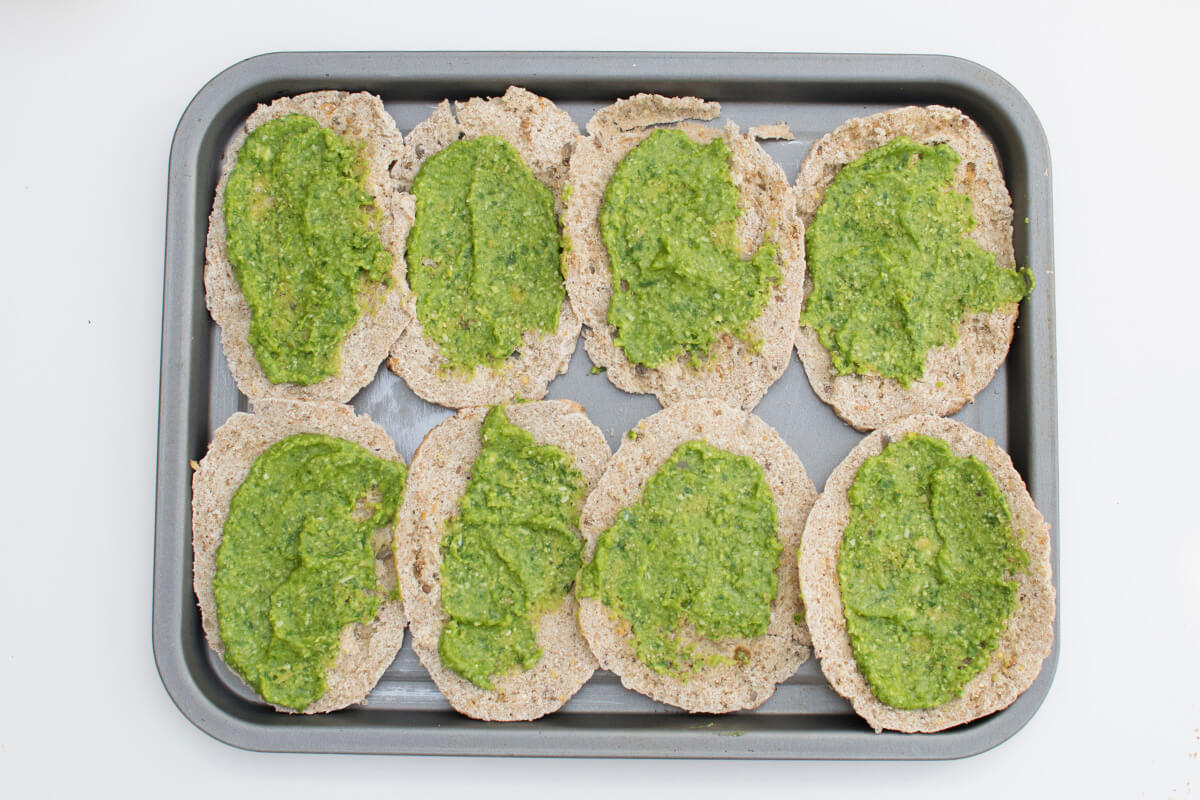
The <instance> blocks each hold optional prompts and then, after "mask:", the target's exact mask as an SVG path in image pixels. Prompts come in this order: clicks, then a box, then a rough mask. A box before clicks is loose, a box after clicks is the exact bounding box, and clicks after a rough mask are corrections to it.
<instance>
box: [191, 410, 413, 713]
mask: <svg viewBox="0 0 1200 800" xmlns="http://www.w3.org/2000/svg"><path fill="white" fill-rule="evenodd" d="M404 478H405V468H404V465H403V464H400V463H397V462H395V461H389V460H387V459H383V458H379V457H378V456H375V455H372V454H371V453H369V452H368V451H367V450H366V449H364V448H362V447H360V446H359V445H357V444H353V443H351V442H347V441H346V440H344V439H335V438H333V437H331V436H321V435H318V434H311V433H301V434H296V435H295V436H289V437H288V438H286V439H282V440H280V441H278V442H276V443H275V444H273V445H271V446H270V447H269V448H267V450H266V451H265V452H264V453H263V454H262V455H260V456H259V457H258V458H257V459H256V460H255V461H254V465H253V466H252V467H251V468H250V474H249V475H248V476H247V477H246V480H244V481H243V482H242V484H241V486H239V487H238V489H237V491H236V492H234V495H233V499H232V501H231V502H230V504H229V516H228V518H227V519H226V520H225V531H224V535H223V538H222V539H221V545H220V547H218V548H217V572H216V576H215V577H214V578H213V593H214V595H215V597H216V603H217V621H218V623H219V625H220V629H221V641H222V642H224V644H225V661H226V663H228V664H229V666H230V667H232V668H233V669H234V670H235V671H236V672H237V673H238V674H239V675H241V676H242V678H244V679H245V681H246V682H247V683H248V684H250V686H252V687H253V688H254V690H255V691H256V692H258V693H259V694H260V695H262V697H263V699H264V700H266V701H267V702H270V703H274V704H275V705H280V706H285V707H287V708H293V709H296V710H297V711H302V710H304V708H305V707H307V706H308V705H309V704H310V703H312V702H313V701H315V700H317V699H318V698H320V697H321V696H322V695H324V694H325V692H326V691H327V690H328V688H329V687H328V685H327V683H326V680H325V673H326V671H327V670H328V668H329V667H330V666H332V665H333V663H334V661H335V660H336V658H337V654H338V635H339V634H340V632H341V630H342V628H344V627H346V626H347V625H349V624H351V623H354V622H361V623H367V622H370V621H371V620H372V619H374V617H375V614H376V612H377V611H378V610H379V604H380V602H381V598H382V596H383V594H384V590H383V588H382V587H381V586H380V585H379V583H378V580H377V579H376V575H375V551H374V548H373V544H372V537H373V535H374V534H375V531H376V530H377V529H378V528H381V527H385V526H389V525H391V524H392V521H393V519H394V518H395V516H396V509H397V508H398V507H399V505H400V501H401V498H402V495H403V493H404Z"/></svg>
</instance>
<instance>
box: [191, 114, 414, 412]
mask: <svg viewBox="0 0 1200 800" xmlns="http://www.w3.org/2000/svg"><path fill="white" fill-rule="evenodd" d="M290 114H303V115H305V116H308V117H312V118H313V119H315V120H316V121H317V122H318V123H320V125H321V127H323V128H328V129H330V130H332V131H333V132H334V133H336V134H338V135H339V136H343V137H345V138H346V139H348V140H350V141H352V142H360V143H362V144H363V146H364V148H365V149H364V155H365V156H366V160H367V189H368V191H369V192H370V193H371V195H372V196H373V197H374V198H375V204H376V206H378V208H379V210H380V213H381V224H380V230H379V239H380V241H381V242H382V243H383V246H384V247H386V248H387V249H388V251H389V252H390V253H391V254H392V257H393V264H392V271H391V286H390V287H383V286H378V287H375V288H374V289H372V290H371V291H370V292H369V293H368V295H367V296H366V297H365V299H364V308H365V309H366V310H365V311H364V312H363V314H362V316H360V317H359V319H358V322H357V323H355V325H354V327H353V328H351V330H350V332H349V333H348V334H347V335H346V339H345V341H344V342H343V345H342V351H341V353H342V355H341V368H340V369H339V371H338V373H337V374H336V375H332V376H330V377H328V378H326V379H324V380H322V381H320V382H318V383H314V384H312V385H311V386H300V385H298V384H295V383H279V384H275V383H271V381H269V380H268V379H267V376H266V375H265V374H263V371H262V367H261V366H260V365H259V363H258V359H257V358H256V357H255V355H254V349H253V348H252V347H251V346H250V306H249V305H248V304H247V303H246V298H245V297H244V296H243V295H242V292H241V290H240V289H239V288H238V285H237V280H236V279H234V277H233V271H232V268H231V267H230V264H229V249H228V247H227V246H226V243H225V234H226V229H225V211H224V202H225V184H226V183H227V182H228V180H229V173H230V172H232V171H233V167H234V165H235V164H236V163H237V153H238V151H239V150H240V149H241V147H242V144H243V143H244V142H245V141H246V136H247V134H249V133H250V132H251V131H253V130H254V129H255V128H257V127H259V126H261V125H263V124H264V123H266V122H269V121H270V120H273V119H278V118H280V117H285V116H288V115H290ZM403 150H404V140H403V138H402V137H401V136H400V131H398V130H397V129H396V123H395V121H394V120H393V119H392V118H391V116H389V115H388V113H387V111H385V110H384V108H383V102H382V101H381V100H380V99H379V98H378V97H376V96H375V95H372V94H367V93H366V92H359V93H357V94H350V93H349V92H336V91H326V92H310V93H308V94H302V95H297V96H296V97H281V98H280V99H278V100H276V101H275V102H273V103H271V104H270V105H269V106H262V105H260V106H259V107H258V109H257V110H255V112H254V113H253V114H251V115H250V117H249V119H247V120H246V122H245V124H244V125H243V126H242V128H241V130H239V131H238V133H237V136H235V137H234V140H233V142H232V143H231V144H230V145H229V149H228V150H226V151H225V155H224V158H223V163H222V166H221V177H220V180H218V182H217V192H216V197H215V198H214V199H213V209H212V213H211V214H210V215H209V218H208V242H207V245H206V247H205V262H204V291H205V302H206V303H207V304H208V310H209V312H210V313H211V314H212V317H213V319H214V320H216V323H217V324H218V325H219V326H221V343H222V345H223V347H224V350H225V359H226V361H227V362H228V363H229V371H230V372H232V373H233V377H234V380H235V381H236V382H237V386H238V390H239V391H241V393H242V394H244V395H246V396H247V397H249V398H250V399H251V400H257V399H259V398H264V397H284V398H293V399H297V400H336V401H338V402H346V401H347V400H349V399H350V398H351V397H353V396H354V394H355V393H356V392H357V391H358V390H359V389H361V388H362V387H364V386H366V385H367V384H368V383H370V382H371V380H372V379H374V377H375V372H376V370H377V369H378V368H379V365H380V363H381V362H382V361H383V359H384V358H385V357H386V356H387V352H388V348H389V347H391V346H392V342H394V341H396V338H397V337H398V336H399V335H400V333H401V331H403V330H404V327H405V325H407V324H408V322H409V316H410V313H409V311H407V310H406V309H407V307H408V305H409V300H408V297H407V294H408V291H407V288H406V284H405V282H404V240H405V239H406V238H407V237H408V228H409V225H411V219H412V218H411V215H405V214H404V213H402V209H401V207H400V201H399V197H398V196H397V195H396V193H395V192H394V191H393V189H392V181H391V178H390V177H389V174H388V170H389V169H390V168H391V166H392V164H394V163H397V162H398V161H399V160H400V158H401V156H402V154H403Z"/></svg>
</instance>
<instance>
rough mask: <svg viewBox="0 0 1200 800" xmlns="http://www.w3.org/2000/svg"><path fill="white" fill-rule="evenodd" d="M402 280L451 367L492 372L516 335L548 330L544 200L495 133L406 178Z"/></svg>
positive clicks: (548, 241) (550, 291)
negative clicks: (412, 210)
mask: <svg viewBox="0 0 1200 800" xmlns="http://www.w3.org/2000/svg"><path fill="white" fill-rule="evenodd" d="M413 194H414V195H416V198H417V215H416V221H415V222H414V223H413V228H412V232H411V233H409V235H408V281H409V285H411V286H412V289H413V291H414V292H416V294H417V316H418V317H419V318H420V320H421V324H422V325H423V326H424V328H425V335H427V336H428V337H429V338H431V339H433V341H435V342H437V344H438V347H439V348H440V349H441V351H442V355H444V356H445V357H446V360H447V361H448V362H449V365H450V367H451V368H452V369H468V370H469V369H471V368H473V367H475V366H477V365H486V366H492V367H495V366H498V365H499V364H501V363H503V361H504V359H506V358H508V357H509V356H510V355H512V354H513V352H514V351H515V350H517V349H518V348H519V347H520V346H521V335H522V334H523V333H524V332H525V331H542V332H553V331H554V330H555V329H556V328H557V327H558V314H559V311H560V309H561V308H562V302H563V297H564V296H565V295H566V289H565V288H564V287H563V277H562V270H561V268H560V266H559V235H558V221H557V219H556V217H555V215H554V196H553V195H552V194H551V193H550V190H549V189H547V188H546V187H545V186H543V185H542V183H541V182H540V181H539V180H538V179H537V178H535V177H534V175H533V172H532V171H531V170H530V169H529V167H528V166H527V165H526V164H525V162H524V161H522V160H521V156H520V154H519V153H517V151H516V149H515V148H514V147H513V146H512V145H510V144H509V143H508V142H506V141H504V140H503V139H498V138H496V137H495V136H480V137H479V138H478V139H472V140H469V141H467V140H463V141H458V142H454V143H453V144H451V145H450V146H449V147H446V148H445V149H443V150H440V151H438V152H437V153H434V154H433V155H432V156H430V157H429V159H428V160H426V162H425V163H424V164H423V165H422V166H421V171H420V172H418V173H417V177H416V179H415V180H414V181H413Z"/></svg>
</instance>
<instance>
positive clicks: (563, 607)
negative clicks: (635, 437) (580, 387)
mask: <svg viewBox="0 0 1200 800" xmlns="http://www.w3.org/2000/svg"><path fill="white" fill-rule="evenodd" d="M488 410H489V409H487V408H466V409H462V410H461V411H459V412H458V413H457V414H455V415H454V416H453V417H450V418H449V419H448V420H446V421H445V422H443V423H442V424H440V425H438V426H437V427H436V428H434V429H433V430H432V431H430V432H429V435H428V436H426V437H425V440H424V441H423V442H422V443H421V446H420V447H419V448H418V449H417V452H416V454H415V455H414V456H413V462H412V468H411V469H410V470H409V473H408V486H407V490H406V494H405V500H404V506H403V508H401V510H400V514H399V517H398V519H397V523H396V564H397V566H398V568H399V572H400V586H401V589H402V592H403V595H404V603H405V609H406V610H407V611H408V614H409V616H410V617H411V619H412V641H413V650H414V651H416V654H417V657H418V658H419V659H420V660H421V663H422V664H424V665H425V668H426V669H427V670H429V675H430V677H431V678H433V682H434V683H436V684H437V687H438V688H439V689H440V690H441V691H442V694H444V695H445V696H446V699H447V700H449V701H450V705H451V706H453V707H454V709H455V710H456V711H458V712H460V713H462V714H466V715H467V716H469V717H474V718H475V719H482V720H491V721H512V720H531V719H537V718H538V717H541V716H544V715H546V714H549V713H551V712H553V711H557V710H558V709H559V708H560V707H561V706H562V705H563V703H565V702H566V701H567V700H569V699H570V698H571V696H572V695H574V694H575V692H577V691H578V690H579V687H581V686H583V684H584V683H586V682H587V680H588V678H590V677H591V676H592V673H593V672H594V671H595V669H596V659H595V658H594V657H593V656H592V653H591V651H590V650H589V649H588V646H587V643H586V642H585V641H584V640H583V636H582V635H581V634H580V632H579V626H578V624H577V623H576V621H575V614H576V608H577V606H576V603H575V599H574V596H573V595H571V594H568V595H567V597H566V598H565V599H564V600H563V602H562V603H561V604H560V605H559V606H558V608H556V609H554V610H552V611H548V612H546V613H545V614H543V615H542V617H541V618H540V620H539V621H538V631H537V643H538V647H540V648H541V650H542V657H541V659H540V660H539V661H538V662H537V664H535V665H534V666H533V668H531V669H528V670H525V671H523V672H520V671H516V672H510V673H508V674H506V675H501V676H496V677H493V678H492V682H493V684H494V685H495V687H496V688H495V690H487V689H481V688H479V687H478V686H476V685H475V684H473V683H471V682H470V681H469V680H467V679H466V678H463V677H461V676H460V675H458V674H457V673H455V672H452V671H451V670H450V669H448V668H447V667H446V666H445V665H444V664H443V663H442V660H441V657H440V655H439V654H438V640H439V639H440V638H441V635H442V629H443V628H444V627H445V625H446V622H447V620H448V619H449V618H448V617H447V616H446V613H445V612H444V611H443V610H442V580H441V565H442V550H441V542H442V536H443V534H444V532H445V525H446V522H447V520H449V519H450V518H451V517H452V516H454V515H455V514H457V513H458V504H459V500H460V499H461V498H462V495H463V492H464V491H465V490H466V487H467V481H468V479H469V478H470V477H471V466H472V464H473V463H474V462H475V458H476V457H477V456H478V455H479V451H480V449H481V443H480V439H479V436H480V430H481V429H482V427H483V420H484V417H486V416H487V413H488ZM505 413H506V414H507V416H508V421H509V422H511V423H512V424H514V425H516V426H517V427H520V428H523V429H525V430H526V431H528V432H529V433H530V434H532V435H533V439H534V441H535V442H537V443H538V444H541V445H545V444H552V445H555V446H556V447H558V448H560V449H561V450H563V452H565V453H566V454H567V455H568V456H570V457H571V460H572V461H573V462H574V464H575V468H576V469H578V470H579V471H580V472H581V473H582V474H583V477H584V480H585V481H586V482H587V485H588V489H589V490H590V489H591V488H593V487H594V486H595V485H596V482H597V481H598V480H599V479H600V475H601V473H603V472H604V467H605V465H606V464H607V463H608V459H609V455H610V452H609V449H608V443H607V442H605V440H604V435H603V434H602V433H600V429H599V428H597V427H596V426H595V425H593V424H592V423H591V421H590V420H589V419H588V418H587V415H586V414H585V413H584V410H583V407H582V406H580V405H579V404H578V403H573V402H571V401H570V400H547V401H543V402H536V403H518V404H514V405H510V406H506V407H505Z"/></svg>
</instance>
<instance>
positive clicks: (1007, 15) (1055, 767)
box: [0, 0, 1200, 800]
mask: <svg viewBox="0 0 1200 800" xmlns="http://www.w3.org/2000/svg"><path fill="white" fill-rule="evenodd" d="M335 5H336V4H334V3H332V2H330V0H321V2H310V1H308V0H304V1H299V0H295V1H293V2H286V1H284V0H279V1H278V2H265V3H261V4H255V3H250V2H244V3H242V2H228V1H227V0H209V1H208V2H204V3H191V4H187V5H183V4H180V5H173V4H168V3H161V4H153V3H115V2H113V3H104V2H84V0H44V2H32V1H31V0H25V1H23V0H5V1H4V2H3V3H0V75H2V76H3V86H4V89H3V100H2V101H0V102H2V104H0V253H2V254H3V257H2V261H3V264H4V269H3V279H2V280H3V283H2V284H0V331H2V332H3V339H2V341H3V349H2V350H0V352H2V353H3V367H2V369H3V373H2V374H3V376H4V377H3V379H2V381H0V384H2V385H3V387H4V391H3V392H2V395H0V396H2V397H3V399H0V404H2V411H3V415H2V417H0V418H2V419H3V420H4V421H5V423H6V424H5V429H4V432H3V435H2V438H0V442H2V444H0V474H2V476H3V480H0V498H3V510H2V511H0V514H2V518H3V519H4V520H5V523H4V524H3V525H0V529H2V532H0V633H2V635H3V644H2V645H0V687H3V691H4V699H3V701H2V702H0V793H2V794H5V796H7V797H27V796H39V795H44V796H67V795H68V793H70V794H74V795H80V794H81V793H83V792H87V793H88V794H89V795H94V796H100V797H107V796H133V797H139V796H178V797H186V796H206V797H211V798H233V797H240V796H269V795H274V794H277V793H282V792H283V791H287V792H288V793H289V794H291V795H293V796H295V797H298V798H299V797H310V796H311V797H329V796H332V795H334V794H335V793H337V794H339V795H342V796H345V794H344V793H345V792H349V791H363V792H366V791H371V790H375V791H378V792H388V793H389V794H392V795H394V796H405V795H409V796H411V794H410V793H414V792H422V793H426V792H429V793H432V796H444V795H450V796H460V797H470V796H487V797H489V798H491V797H509V796H514V797H526V796H529V794H530V789H531V788H532V789H533V790H534V791H535V792H538V793H539V794H540V793H549V792H552V791H553V792H557V793H561V794H567V793H569V794H570V795H571V796H573V797H575V796H578V797H584V796H599V795H602V794H603V795H610V796H617V797H622V796H641V795H642V794H651V793H653V794H655V795H672V794H686V795H687V796H689V797H717V796H720V797H728V796H731V795H735V794H738V793H741V792H743V791H746V790H750V791H752V792H754V793H758V794H761V793H762V792H764V791H768V790H772V789H774V790H781V791H783V792H786V793H787V794H788V795H789V796H819V797H870V798H878V797H881V796H887V797H918V798H922V799H923V800H925V799H927V798H934V797H943V796H945V797H958V798H961V797H968V798H972V800H974V799H975V798H985V797H1001V796H1011V795H1013V794H1015V793H1021V794H1025V795H1030V796H1040V795H1050V794H1052V793H1053V794H1054V795H1057V796H1069V797H1076V796H1078V797H1105V796H1120V797H1126V796H1138V797H1142V796H1144V797H1153V798H1165V797H1187V796H1190V795H1192V794H1196V793H1200V760H1198V758H1197V752H1198V751H1200V689H1198V688H1197V676H1198V675H1200V666H1198V665H1200V641H1198V640H1200V636H1198V629H1200V622H1198V620H1200V588H1198V587H1200V576H1198V575H1197V572H1198V571H1200V526H1198V525H1197V522H1196V520H1197V498H1198V497H1200V481H1198V478H1200V470H1197V467H1196V450H1197V444H1198V441H1197V434H1196V429H1195V425H1194V422H1193V420H1192V417H1194V416H1195V411H1196V408H1197V394H1198V392H1197V390H1198V389H1200V382H1198V380H1197V377H1196V373H1197V367H1198V366H1200V359H1197V357H1196V350H1195V346H1196V344H1195V343H1196V341H1197V322H1198V319H1200V308H1198V302H1197V297H1198V294H1200V292H1198V290H1200V279H1198V277H1197V274H1198V268H1200V257H1198V256H1197V251H1196V246H1195V240H1196V230H1197V228H1198V227H1200V203H1197V200H1196V188H1197V186H1198V185H1200V167H1198V166H1197V165H1198V164H1200V159H1198V158H1197V156H1196V152H1197V145H1196V141H1195V138H1196V132H1197V123H1198V122H1200V119H1198V115H1197V104H1196V99H1197V96H1198V95H1197V79H1198V78H1200V70H1198V69H1197V66H1196V64H1197V52H1196V51H1197V41H1196V34H1197V32H1198V31H1200V13H1198V8H1200V6H1198V5H1197V4H1196V3H1195V2H1174V3H1167V2H1151V1H1149V0H1143V2H1129V0H1124V2H1120V3H1109V2H1091V3H1088V2H1072V3H1063V4H1061V5H1060V4H1056V3H1054V2H1051V1H1050V0H1040V1H1035V2H1027V1H1026V0H1012V1H1010V2H1004V3H995V2H993V3H987V4H977V5H976V4H971V3H968V2H965V0H964V2H921V1H918V0H909V2H903V3H901V2H895V0H892V1H891V2H874V3H866V4H863V5H864V6H865V7H866V8H865V10H864V9H860V8H852V4H850V3H846V2H839V3H823V4H821V5H820V6H819V7H817V8H814V9H811V10H810V9H806V8H805V7H804V4H802V3H800V2H791V3H765V2H764V3H757V4H736V3H725V4H722V5H720V6H717V7H714V8H712V9H710V8H708V7H707V4H705V3H703V2H701V1H700V0H692V2H690V3H688V4H687V5H686V6H685V9H686V10H684V11H672V10H667V9H666V8H663V9H661V10H660V9H658V8H657V7H656V6H655V5H654V4H652V3H649V2H646V0H636V2H628V0H605V1H604V2H589V3H580V4H578V5H577V6H576V5H575V4H571V3H569V2H558V3H550V2H543V3H529V4H527V5H528V8H522V7H521V6H520V4H514V3H503V2H498V1H497V0H490V1H489V2H467V1H466V0H460V2H456V3H453V4H450V3H422V4H420V5H419V6H418V7H416V8H410V6H413V5H415V4H412V3H405V2H403V0H387V1H385V2H376V1H375V0H358V2H356V3H354V4H352V6H353V8H354V9H355V11H354V15H353V17H352V18H349V17H347V16H346V15H345V14H341V13H338V12H336V11H334V6H335ZM348 7H349V6H348ZM576 7H577V8H578V9H579V11H578V12H577V11H575V8H576ZM726 9H733V10H734V11H735V12H736V14H737V16H736V17H735V18H730V15H729V14H728V13H727V11H726ZM585 13H586V16H583V14H585ZM309 49H311V50H316V49H347V50H371V49H379V50H403V49H426V50H437V49H529V50H537V49H580V50H588V49H605V50H629V49H646V50H688V49H692V50H768V51H769V50H795V51H852V52H897V53H900V52H915V53H946V54H951V55H957V56H963V57H966V58H970V59H973V60H975V61H978V62H980V63H982V64H984V65H985V66H988V67H990V68H992V69H994V70H996V71H997V72H999V73H1000V74H1001V75H1003V76H1005V77H1006V78H1008V79H1009V80H1010V81H1011V82H1012V83H1013V84H1015V85H1016V86H1017V88H1018V89H1019V90H1020V91H1021V92H1023V93H1024V94H1025V96H1026V97H1027V98H1028V99H1029V102H1030V103H1031V104H1032V105H1033V107H1034V109H1036V111H1037V113H1038V114H1039V115H1040V117H1041V120H1042V123H1043V124H1044V126H1045V128H1046V132H1047V134H1048V136H1049V140H1050V150H1051V154H1052V158H1053V164H1054V175H1053V179H1054V200H1055V202H1054V215H1055V220H1054V222H1055V231H1056V240H1055V251H1056V266H1057V269H1056V273H1057V275H1056V277H1057V283H1058V285H1057V303H1058V353H1059V397H1060V419H1059V431H1060V442H1061V449H1062V460H1061V500H1062V512H1061V530H1060V536H1061V553H1062V570H1061V604H1060V613H1061V618H1062V631H1063V632H1062V640H1061V646H1062V650H1061V661H1060V664H1059V667H1058V673H1057V677H1056V678H1055V681H1054V685H1053V688H1052V689H1051V691H1050V694H1049V697H1048V698H1047V700H1046V702H1045V704H1044V705H1043V706H1042V708H1041V709H1040V710H1039V711H1038V713H1037V714H1036V715H1035V716H1034V718H1033V719H1032V721H1030V723H1029V724H1028V725H1027V726H1026V727H1025V728H1024V729H1023V730H1022V731H1021V732H1020V733H1018V734H1017V735H1016V736H1015V737H1014V738H1013V739H1011V740H1009V741H1008V742H1006V743H1005V744H1002V745H1000V746H999V747H997V748H996V749H994V750H992V751H990V752H987V753H985V754H982V755H979V756H976V757H974V758H969V759H965V760H961V761H954V762H944V763H943V762H935V763H836V762H795V763H756V762H716V761H714V762H700V763H696V762H668V761H631V760H620V761H599V760H522V759H459V760H450V759H438V758H403V757H359V756H303V755H266V754H258V753H249V752H243V751H240V750H236V749H233V748H231V747H228V746H226V745H223V744H220V743H219V742H217V741H215V740H213V739H211V738H209V737H208V736H207V735H205V734H204V733H202V732H200V731H199V730H197V729H196V728H194V727H193V726H192V725H191V723H189V722H188V721H187V720H186V719H184V717H183V716H182V715H181V714H180V713H179V712H178V711H177V710H176V709H175V707H174V706H173V705H172V703H171V701H170V699H169V698H168V697H167V694H166V692H165V691H164V690H163V688H162V686H161V684H160V682H159V679H158V675H157V673H156V672H155V668H154V660H153V657H152V654H151V649H150V588H151V563H152V536H153V505H154V465H155V428H156V412H157V403H158V395H157V391H158V366H159V365H158V359H159V333H160V311H161V292H162V268H163V220H164V212H165V189H166V175H167V153H168V147H169V144H170V141H171V134H172V132H173V130H174V128H175V125H176V123H177V121H178V119H179V116H180V114H181V112H182V111H183V108H184V106H185V105H186V104H187V102H188V100H189V99H190V98H191V97H192V95H193V94H194V93H195V92H196V91H197V90H198V89H199V88H200V86H201V85H202V84H203V83H204V82H205V81H206V80H208V78H210V77H211V76H212V75H214V74H215V73H217V72H218V71H220V70H221V69H223V68H224V67H226V66H229V65H230V64H232V63H234V62H235V61H238V60H240V59H242V58H244V57H246V56H250V55H254V54H256V53H260V52H265V51H271V50H309ZM1116 376H1119V378H1120V380H1119V381H1114V380H1113V378H1114V377H1116ZM6 789H16V790H17V791H15V792H10V791H6Z"/></svg>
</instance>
